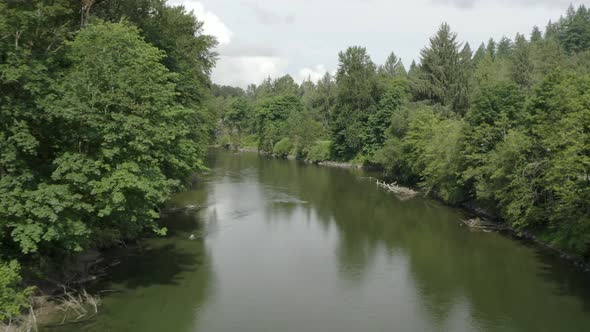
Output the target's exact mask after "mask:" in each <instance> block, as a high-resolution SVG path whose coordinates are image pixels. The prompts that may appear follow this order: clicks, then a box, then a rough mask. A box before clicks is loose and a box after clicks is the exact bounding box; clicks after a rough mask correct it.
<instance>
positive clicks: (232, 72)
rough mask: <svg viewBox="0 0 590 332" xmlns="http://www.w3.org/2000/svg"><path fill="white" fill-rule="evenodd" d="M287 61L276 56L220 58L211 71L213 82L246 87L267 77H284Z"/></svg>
mask: <svg viewBox="0 0 590 332" xmlns="http://www.w3.org/2000/svg"><path fill="white" fill-rule="evenodd" d="M288 65H289V61H288V60H287V59H284V58H281V57H276V56H223V55H222V56H221V57H220V58H219V60H218V61H217V67H216V68H215V70H214V71H213V75H212V78H213V81H214V82H215V83H218V84H221V85H232V86H240V87H246V86H248V84H251V83H255V84H259V83H260V82H262V81H263V80H264V79H265V78H267V77H269V76H270V77H272V78H276V77H279V76H282V75H285V72H286V70H287V66H288Z"/></svg>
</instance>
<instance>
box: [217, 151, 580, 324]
mask: <svg viewBox="0 0 590 332" xmlns="http://www.w3.org/2000/svg"><path fill="white" fill-rule="evenodd" d="M216 156H217V160H216V163H215V165H216V168H217V169H232V168H233V167H236V165H239V166H238V167H243V165H244V164H248V165H250V166H252V165H256V167H258V170H259V171H258V173H256V174H248V176H247V177H246V180H247V181H256V182H259V184H260V185H259V186H258V187H257V189H258V190H259V193H257V195H259V196H260V197H265V198H266V199H269V200H271V201H272V200H273V199H274V198H273V197H276V196H277V195H278V196H280V195H281V194H282V195H285V196H288V197H291V198H290V200H291V202H292V203H293V204H267V205H266V206H267V209H266V212H265V219H266V220H267V222H285V221H290V222H294V221H296V222H304V220H307V222H309V220H311V219H314V220H317V221H318V222H320V223H321V224H323V227H322V228H323V229H324V230H326V229H330V225H331V224H335V225H336V230H337V234H338V241H337V244H336V246H335V250H336V255H335V258H336V260H337V265H338V271H339V274H340V278H341V279H342V280H345V281H348V282H353V283H354V284H356V285H357V287H363V286H364V283H366V282H368V281H369V279H371V278H372V276H371V275H372V274H374V273H376V271H375V266H376V265H378V264H380V262H381V260H383V259H388V258H389V259H391V258H392V257H397V260H398V262H397V263H396V264H407V268H408V269H407V271H405V272H406V273H408V276H407V277H406V279H405V280H406V281H405V283H406V285H410V286H411V287H414V290H413V292H412V293H413V295H411V296H415V297H417V298H418V300H419V301H420V304H419V307H420V308H422V309H423V310H426V312H427V314H426V315H424V316H423V317H421V318H422V319H426V320H428V322H429V323H428V325H429V326H430V327H431V328H434V329H441V328H445V329H446V328H451V327H452V329H453V330H455V331H459V330H466V331H467V330H474V329H485V330H497V331H542V330H569V331H575V330H585V328H589V329H590V316H589V315H588V309H587V303H588V302H587V301H588V298H590V296H588V284H587V282H586V283H583V282H579V281H580V280H586V281H587V276H585V275H582V274H579V273H577V272H576V271H573V270H571V269H570V268H569V267H567V266H566V265H565V264H563V262H556V261H553V262H551V263H550V264H547V258H545V259H540V257H547V255H545V254H540V253H539V252H538V250H537V249H533V248H531V247H527V246H523V245H521V244H519V243H517V242H515V241H512V240H510V239H507V238H505V237H502V236H500V235H498V234H487V233H470V232H469V231H468V230H467V229H465V228H462V227H460V226H459V225H458V221H459V219H460V218H461V215H460V214H459V212H457V211H455V210H452V209H450V208H447V207H445V206H441V205H440V204H438V203H436V202H432V201H425V200H421V199H414V200H410V201H405V202H401V201H399V200H397V199H396V198H395V197H394V196H392V195H388V194H384V193H383V192H381V191H380V190H379V189H377V188H375V186H374V185H373V184H371V183H370V182H368V181H363V180H362V179H361V176H360V175H359V174H358V173H356V172H351V171H347V170H338V169H328V168H322V167H316V166H312V165H303V164H298V163H296V162H289V161H276V160H275V161H266V160H264V159H265V158H264V157H258V156H255V155H240V156H237V157H236V156H227V155H223V154H221V155H219V154H217V155H216ZM236 159H239V160H240V162H236ZM242 180H244V179H242ZM297 202H306V204H305V206H301V204H298V203H297ZM301 210H304V211H305V214H304V217H301V216H300V211H301ZM312 215H313V216H312ZM400 255H401V256H400ZM400 257H401V258H400ZM390 264H391V263H390ZM388 277H392V278H395V276H394V275H391V276H388ZM567 280H577V281H578V282H576V283H575V285H573V286H570V284H569V283H568V282H567ZM571 289H575V290H576V291H575V292H573V291H571ZM384 291H386V290H384ZM404 300H409V299H404ZM393 302H395V301H393ZM581 303H582V304H583V306H581V305H580V304H581ZM566 308H567V309H566Z"/></svg>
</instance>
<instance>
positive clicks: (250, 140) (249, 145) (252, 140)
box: [242, 135, 258, 149]
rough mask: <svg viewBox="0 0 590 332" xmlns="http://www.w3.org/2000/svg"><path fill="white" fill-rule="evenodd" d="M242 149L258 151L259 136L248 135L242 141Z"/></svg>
mask: <svg viewBox="0 0 590 332" xmlns="http://www.w3.org/2000/svg"><path fill="white" fill-rule="evenodd" d="M242 147H243V148H245V149H257V148H258V136H256V135H247V136H244V138H243V139H242Z"/></svg>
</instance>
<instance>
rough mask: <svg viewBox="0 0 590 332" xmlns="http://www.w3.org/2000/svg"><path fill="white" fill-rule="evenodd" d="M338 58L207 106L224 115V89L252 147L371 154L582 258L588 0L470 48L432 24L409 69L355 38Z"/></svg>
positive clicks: (370, 159) (585, 251)
mask: <svg viewBox="0 0 590 332" xmlns="http://www.w3.org/2000/svg"><path fill="white" fill-rule="evenodd" d="M338 59H339V67H338V70H337V72H336V75H335V77H332V76H330V75H329V74H326V76H325V77H324V78H323V79H321V80H320V81H318V82H317V83H316V82H311V81H309V80H306V81H304V82H303V83H302V84H301V85H299V86H298V85H297V84H295V83H294V82H293V80H292V78H291V77H289V76H285V77H282V78H279V79H276V80H271V79H270V78H269V79H268V80H265V81H264V82H263V83H262V84H261V85H259V86H255V85H252V86H250V87H248V89H247V90H246V91H243V90H241V89H236V88H229V87H218V88H217V93H216V99H214V100H215V103H214V109H215V110H216V112H218V114H220V115H222V118H223V119H226V118H228V119H229V116H227V115H231V114H232V112H233V111H232V107H229V106H228V105H232V100H236V99H239V100H240V102H241V103H244V105H248V106H241V109H244V110H246V109H248V110H250V111H246V112H245V113H244V114H243V115H242V116H240V118H242V119H244V120H243V122H242V123H243V125H244V126H243V127H241V128H246V132H247V135H249V136H250V137H255V138H257V139H258V145H257V147H258V149H260V150H262V151H266V152H269V153H272V152H274V153H275V154H277V155H280V156H284V155H286V154H291V155H293V156H297V157H299V158H302V159H309V160H311V161H316V162H317V161H323V160H327V159H333V160H343V161H351V162H354V163H365V164H372V165H379V166H381V167H382V168H383V169H384V171H385V173H386V175H387V176H389V177H391V178H393V179H395V180H397V181H401V182H403V183H406V184H408V185H416V186H420V187H422V188H424V190H425V192H427V193H429V194H432V195H435V196H437V197H439V198H441V199H442V200H444V201H446V202H448V203H451V204H468V205H470V206H473V205H474V204H477V205H478V206H481V207H484V208H486V209H488V210H489V211H490V212H492V213H495V214H496V215H498V216H499V217H500V218H502V219H503V220H504V221H506V222H507V223H509V224H510V225H512V226H513V227H514V228H515V229H516V230H518V231H521V232H529V233H531V234H534V235H536V236H537V237H539V238H541V239H542V240H544V241H545V242H547V243H550V244H552V245H554V246H557V247H559V248H562V249H565V250H568V251H569V252H572V253H576V254H579V255H580V256H584V257H585V258H586V259H587V258H589V257H590V143H589V142H590V92H589V91H590V86H589V82H590V10H588V9H587V8H585V7H584V6H581V7H579V8H578V9H574V8H573V7H571V8H570V9H569V10H568V12H567V13H566V15H565V16H564V17H562V18H561V19H560V20H559V21H558V22H554V23H552V22H550V23H549V24H548V25H547V27H546V29H545V31H541V29H539V28H537V27H534V28H533V29H532V32H531V33H530V36H529V37H527V36H525V35H522V34H517V35H516V36H515V38H514V40H511V39H510V38H507V37H503V38H501V39H500V40H498V41H495V40H493V39H490V40H489V41H487V42H486V43H482V44H481V46H479V47H478V48H477V49H476V50H475V51H472V49H471V47H470V45H469V44H467V43H461V42H460V40H459V37H458V36H457V35H456V34H455V33H453V32H452V30H451V27H450V26H449V25H448V24H442V25H441V27H440V29H439V31H438V32H437V33H436V34H435V35H434V36H433V37H432V38H430V40H429V44H428V45H427V46H426V47H425V48H424V49H423V50H422V51H421V58H420V61H419V62H418V63H416V62H413V63H412V65H411V66H410V67H409V70H408V71H406V69H405V68H404V66H403V64H402V63H401V61H400V59H399V58H398V57H397V56H396V55H395V54H393V53H392V54H391V55H390V56H389V57H388V58H387V60H386V62H385V63H384V64H383V65H381V66H379V65H376V64H375V63H374V62H373V60H372V59H371V57H370V56H369V54H368V53H367V51H366V49H365V48H363V47H350V48H348V49H347V50H345V51H343V52H341V53H340V54H339V56H338ZM224 114H225V115H226V116H224ZM252 119H257V120H254V121H253V120H252ZM293 119H297V120H296V121H293ZM220 128H222V129H223V128H225V130H226V131H227V130H228V129H227V128H231V121H228V120H224V121H222V122H221V123H220ZM222 129H220V130H222ZM226 141H231V143H232V144H235V145H237V146H239V140H235V139H233V140H231V139H229V140H226ZM250 141H252V140H250ZM295 146H297V148H295Z"/></svg>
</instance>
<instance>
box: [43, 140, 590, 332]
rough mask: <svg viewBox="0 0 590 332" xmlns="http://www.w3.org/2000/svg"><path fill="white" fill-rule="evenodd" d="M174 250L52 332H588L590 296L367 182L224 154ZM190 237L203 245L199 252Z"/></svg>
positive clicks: (491, 237)
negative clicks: (93, 314)
mask: <svg viewBox="0 0 590 332" xmlns="http://www.w3.org/2000/svg"><path fill="white" fill-rule="evenodd" d="M208 163H209V167H210V168H211V171H212V172H211V174H210V175H209V176H207V177H205V178H204V179H202V180H201V181H199V183H197V185H196V187H195V189H194V190H193V191H190V192H186V193H181V194H178V195H177V196H176V197H175V199H174V202H173V204H176V205H177V206H185V205H191V204H199V205H203V206H205V208H203V209H201V210H200V211H198V212H197V213H192V214H191V213H184V212H178V213H172V214H170V216H169V217H168V219H167V221H168V223H169V224H170V227H171V232H170V234H169V236H168V237H167V238H161V239H153V240H148V241H146V244H145V247H146V248H145V250H144V253H143V254H141V255H139V254H128V255H127V256H126V257H124V258H123V261H122V264H121V265H119V266H118V267H116V268H115V269H114V270H113V272H112V275H111V277H110V280H109V282H108V283H107V284H106V286H104V287H105V289H107V288H108V289H109V290H111V291H113V292H108V293H105V294H103V311H102V313H101V314H100V315H99V316H98V317H97V318H96V319H94V320H92V321H91V322H88V323H84V324H79V325H70V326H68V327H65V328H59V329H52V330H51V331H101V332H102V331H117V332H118V331H121V332H123V331H125V332H146V331H180V332H182V331H195V332H197V331H198V332H221V331H223V332H225V331H244V332H247V331H252V332H254V331H256V332H263V331H293V332H303V331H338V332H348V331H535V332H537V331H590V287H589V285H590V283H589V281H590V280H589V278H588V275H587V274H584V273H581V272H579V271H577V270H575V269H574V268H572V267H571V266H569V264H566V263H564V262H562V261H560V260H559V259H557V258H555V257H554V256H553V255H550V254H548V253H546V252H541V251H540V249H538V248H534V247H531V246H527V245H524V244H522V243H520V242H517V241H515V240H513V239H509V238H507V237H505V236H502V235H500V234H496V233H474V232H470V231H469V230H468V229H466V228H465V227H462V226H461V224H460V222H459V221H460V219H461V218H462V217H463V216H462V214H461V212H460V211H457V210H455V209H452V208H449V207H446V206H443V205H441V204H439V203H437V202H433V201H431V200H424V199H420V198H415V199H411V200H406V201H400V200H399V199H397V198H396V197H395V196H394V195H392V194H389V193H386V192H384V191H383V190H381V189H379V188H377V186H376V185H375V184H374V183H372V182H371V181H369V180H368V179H366V178H365V177H366V176H367V175H366V174H363V173H362V172H360V171H350V170H342V169H333V168H325V167H318V166H313V165H305V164H301V163H298V162H295V161H283V160H272V159H268V158H265V157H260V156H258V155H256V154H232V153H229V152H221V151H216V152H213V153H211V155H210V156H209V160H208ZM190 234H197V235H199V234H201V235H202V237H199V238H198V239H196V240H193V241H191V240H190V239H189V236H190Z"/></svg>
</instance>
